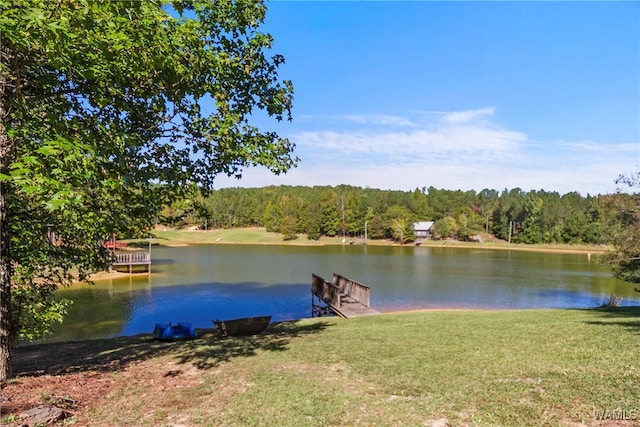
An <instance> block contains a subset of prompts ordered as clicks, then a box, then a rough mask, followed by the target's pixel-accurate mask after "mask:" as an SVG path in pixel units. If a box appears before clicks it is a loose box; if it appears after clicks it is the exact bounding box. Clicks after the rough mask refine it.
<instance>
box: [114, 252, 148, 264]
mask: <svg viewBox="0 0 640 427" xmlns="http://www.w3.org/2000/svg"><path fill="white" fill-rule="evenodd" d="M144 264H151V254H150V253H149V252H119V253H117V254H116V260H115V262H114V263H113V265H144Z"/></svg>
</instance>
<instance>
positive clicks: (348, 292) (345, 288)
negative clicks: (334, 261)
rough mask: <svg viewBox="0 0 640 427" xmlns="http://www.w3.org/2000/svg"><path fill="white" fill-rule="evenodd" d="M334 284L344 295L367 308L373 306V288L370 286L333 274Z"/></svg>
mask: <svg viewBox="0 0 640 427" xmlns="http://www.w3.org/2000/svg"><path fill="white" fill-rule="evenodd" d="M333 284H334V285H336V286H337V287H338V288H339V289H340V293H341V294H342V295H344V296H347V297H350V298H351V299H353V300H355V301H357V302H359V303H360V304H362V305H364V306H365V307H370V306H371V288H370V287H369V286H366V285H363V284H362V283H360V282H356V281H355V280H351V279H348V278H346V277H344V276H341V275H339V274H335V273H334V274H333Z"/></svg>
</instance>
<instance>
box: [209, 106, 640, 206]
mask: <svg viewBox="0 0 640 427" xmlns="http://www.w3.org/2000/svg"><path fill="white" fill-rule="evenodd" d="M494 111H495V109H494V108H492V107H491V108H481V109H477V110H472V111H461V112H454V113H442V114H438V115H435V116H434V115H433V114H432V115H431V120H426V121H425V120H424V115H423V116H422V120H417V119H414V118H411V117H407V118H403V117H399V116H385V115H374V116H364V115H363V116H360V115H353V116H342V118H343V119H344V120H351V121H352V122H354V123H357V124H358V126H357V127H354V128H353V129H350V130H340V131H336V130H331V129H332V126H331V124H327V123H325V125H326V127H324V129H322V128H321V129H320V130H305V131H301V132H298V133H295V134H290V135H287V136H288V137H289V138H290V139H291V140H292V141H294V142H295V143H296V144H297V147H298V149H297V152H296V154H297V155H298V157H300V158H301V159H302V161H301V163H300V165H299V167H298V168H296V169H293V170H292V171H290V172H289V173H288V174H286V175H281V176H273V175H271V174H270V173H269V172H268V171H266V170H265V169H250V170H247V171H245V174H244V177H243V179H242V180H240V181H238V180H230V179H226V178H219V179H218V181H217V184H218V186H219V187H225V186H244V187H261V186H265V185H281V184H286V185H308V186H312V185H339V184H350V185H355V186H360V187H372V188H381V189H399V190H413V189H415V188H422V187H429V186H435V187H437V188H446V189H451V190H455V189H462V190H468V189H473V190H476V191H480V190H482V189H484V188H491V189H496V190H503V189H505V188H509V189H511V188H516V187H519V188H522V189H523V190H525V191H528V190H540V189H544V190H548V191H559V192H562V193H564V192H570V191H579V192H581V193H582V194H585V195H586V194H587V193H590V194H599V193H611V192H614V191H615V190H616V185H615V183H614V180H615V178H616V177H617V176H618V174H620V173H625V172H627V171H630V170H631V171H633V170H638V152H639V151H638V150H639V144H640V142H638V143H632V144H616V145H606V144H602V143H599V142H597V141H576V142H571V141H549V142H545V141H532V140H531V139H530V138H529V137H528V136H527V135H526V134H525V133H523V132H519V131H516V130H510V129H504V128H501V127H499V126H497V125H495V124H494V123H491V122H490V121H487V120H477V119H478V118H481V117H486V116H489V115H492V114H493V113H494ZM348 117H350V119H348ZM434 117H435V119H434ZM334 119H335V117H334ZM381 123H389V125H391V124H393V126H396V127H395V128H383V129H382V131H381V130H380V128H376V127H375V126H376V125H379V124H381Z"/></svg>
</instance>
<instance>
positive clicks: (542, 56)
mask: <svg viewBox="0 0 640 427" xmlns="http://www.w3.org/2000/svg"><path fill="white" fill-rule="evenodd" d="M268 8H269V9H268V12H267V16H266V20H265V25H264V30H265V31H267V32H269V33H271V34H272V35H273V37H274V39H275V42H274V46H273V48H274V52H277V53H280V54H282V55H284V56H285V58H286V64H285V65H284V66H283V67H282V68H281V69H280V76H281V77H282V78H284V79H290V80H292V81H293V84H294V88H295V98H294V108H293V122H284V123H279V124H278V123H275V122H274V121H273V122H272V121H270V122H263V121H260V122H259V124H260V125H261V126H262V127H263V128H264V130H275V131H277V132H278V133H279V134H280V135H282V136H285V137H288V138H289V139H290V140H292V141H293V142H295V143H296V145H297V148H296V153H295V154H296V155H297V156H298V157H299V158H300V159H301V161H300V164H299V165H298V167H297V168H295V169H293V170H291V171H290V172H289V173H287V174H286V175H281V176H272V175H270V174H269V172H268V171H266V170H265V169H262V168H251V169H247V170H245V172H244V176H243V178H242V179H241V180H236V179H227V178H225V177H218V178H217V186H218V187H228V186H242V187H261V186H265V185H271V184H274V185H279V184H286V185H339V184H350V185H356V186H361V187H371V188H381V189H394V190H408V191H411V190H414V189H415V188H422V187H429V186H434V187H436V188H444V189H450V190H457V189H462V190H471V189H472V190H476V191H480V190H482V189H484V188H491V189H496V190H503V189H505V188H508V189H511V188H515V187H520V188H522V189H523V190H525V191H528V190H540V189H544V190H548V191H559V192H561V193H566V192H570V191H579V192H580V193H581V194H583V195H586V194H587V193H589V194H592V195H595V194H604V193H612V192H614V191H616V184H615V183H614V180H615V178H616V177H617V176H618V174H620V173H627V174H628V173H630V172H633V171H639V170H640V2H637V1H635V2H432V1H412V2H392V1H376V2H362V1H351V2H342V1H335V2H328V1H325V2H307V1H296V2H288V1H272V2H270V3H268Z"/></svg>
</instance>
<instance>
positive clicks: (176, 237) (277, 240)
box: [133, 227, 606, 254]
mask: <svg viewBox="0 0 640 427" xmlns="http://www.w3.org/2000/svg"><path fill="white" fill-rule="evenodd" d="M151 234H152V235H153V236H154V239H153V242H154V243H157V244H162V245H172V244H189V243H238V244H240V243H252V244H271V245H315V246H318V245H340V244H344V243H346V244H349V243H355V244H363V243H364V240H363V239H352V238H349V237H347V238H346V239H345V242H343V241H342V237H341V236H336V237H325V236H323V237H321V238H320V240H309V239H307V238H306V236H304V235H300V236H299V237H298V238H297V239H294V240H286V241H285V240H283V238H282V235H281V234H280V233H272V232H267V231H265V229H264V228H258V227H249V228H232V229H215V230H209V231H202V230H194V231H187V230H156V231H153V232H152V233H151ZM133 242H139V243H140V244H142V245H144V244H146V243H148V241H147V240H136V241H133ZM367 244H368V245H397V243H396V242H392V241H390V240H384V239H383V240H372V239H368V240H367ZM411 244H412V243H410V244H409V245H411ZM423 246H429V247H461V248H466V247H468V248H480V247H482V248H488V249H510V250H539V251H549V252H554V251H562V252H564V251H566V252H591V253H594V254H595V253H599V252H602V251H604V250H606V247H602V246H593V245H561V244H540V245H524V244H508V243H506V242H502V241H496V240H492V241H483V242H459V241H451V240H429V241H426V242H424V243H423Z"/></svg>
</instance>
